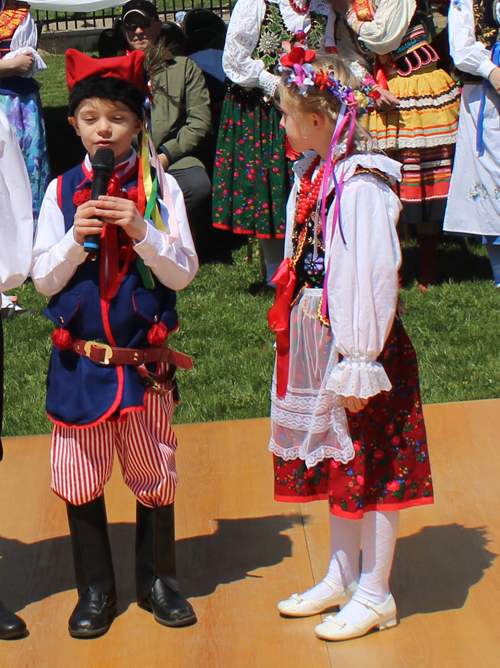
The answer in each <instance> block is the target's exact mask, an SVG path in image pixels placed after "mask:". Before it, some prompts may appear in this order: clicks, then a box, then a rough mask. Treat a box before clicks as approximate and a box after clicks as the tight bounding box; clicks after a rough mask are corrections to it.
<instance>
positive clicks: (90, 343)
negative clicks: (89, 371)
mask: <svg viewBox="0 0 500 668" xmlns="http://www.w3.org/2000/svg"><path fill="white" fill-rule="evenodd" d="M92 346H93V347H94V348H104V362H99V364H109V360H110V359H111V358H112V357H113V351H112V350H111V347H110V346H108V344H107V343H100V342H99V341H87V342H86V343H85V346H84V348H83V350H84V352H85V356H86V357H88V358H89V359H90V355H91V354H92Z"/></svg>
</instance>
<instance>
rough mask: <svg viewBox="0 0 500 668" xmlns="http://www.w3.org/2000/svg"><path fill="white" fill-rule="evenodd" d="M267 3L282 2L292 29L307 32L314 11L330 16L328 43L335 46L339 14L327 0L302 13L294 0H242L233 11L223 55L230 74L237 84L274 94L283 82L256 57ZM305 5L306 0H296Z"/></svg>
mask: <svg viewBox="0 0 500 668" xmlns="http://www.w3.org/2000/svg"><path fill="white" fill-rule="evenodd" d="M267 2H273V3H275V4H277V5H279V8H280V12H281V16H282V17H283V21H284V23H285V25H286V27H287V28H288V30H290V32H293V33H295V32H298V31H304V32H306V33H307V31H308V30H309V28H310V27H311V17H310V12H316V13H318V14H323V15H325V16H328V21H327V25H326V30H325V46H335V40H334V29H335V13H334V12H333V11H332V10H331V9H330V7H329V5H328V3H327V2H326V1H325V0H311V4H310V7H309V12H307V13H306V14H299V13H298V12H296V11H294V9H293V8H292V6H291V4H290V0H238V2H237V3H236V6H235V7H234V9H233V12H232V14H231V20H230V21H229V26H228V30H227V35H226V44H225V47H224V54H223V57H222V66H223V68H224V72H225V73H226V76H227V77H228V78H229V79H230V80H231V81H232V82H233V83H236V84H239V85H240V86H244V87H246V88H257V87H258V88H261V89H262V90H263V91H264V92H265V93H267V94H268V95H271V96H272V95H273V94H274V91H275V90H276V87H277V85H278V83H279V81H280V79H279V77H277V76H276V75H274V74H272V73H271V72H268V71H267V70H266V67H265V64H264V63H263V61H262V60H256V59H254V58H252V54H253V52H254V49H255V47H256V46H257V44H258V41H259V38H260V30H261V26H262V22H263V20H264V16H265V13H266V6H267ZM296 3H297V4H298V5H300V6H304V4H305V0H296Z"/></svg>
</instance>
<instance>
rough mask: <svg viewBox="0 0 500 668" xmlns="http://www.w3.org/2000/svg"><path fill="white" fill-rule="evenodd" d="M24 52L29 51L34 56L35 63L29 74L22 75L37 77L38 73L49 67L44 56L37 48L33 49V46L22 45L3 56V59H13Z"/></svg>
mask: <svg viewBox="0 0 500 668" xmlns="http://www.w3.org/2000/svg"><path fill="white" fill-rule="evenodd" d="M22 53H29V55H30V56H33V58H34V63H33V67H32V69H31V72H30V73H29V74H21V75H20V76H22V77H24V78H28V77H35V76H36V75H37V74H39V73H40V72H43V71H44V70H46V69H47V65H46V64H45V62H44V60H43V58H42V56H41V55H40V54H39V53H38V51H37V50H36V49H33V48H32V47H31V46H22V47H20V48H19V49H16V50H15V51H9V53H7V54H6V55H5V56H4V57H3V60H12V58H15V57H16V56H19V55H20V54H22Z"/></svg>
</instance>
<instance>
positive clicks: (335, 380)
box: [326, 357, 392, 399]
mask: <svg viewBox="0 0 500 668" xmlns="http://www.w3.org/2000/svg"><path fill="white" fill-rule="evenodd" d="M326 387H327V389H328V390H331V391H332V392H335V394H339V395H340V396H342V397H357V398H359V399H369V398H370V397H374V396H375V395H377V394H379V392H383V391H386V392H388V391H389V390H390V389H392V385H391V382H390V380H389V378H388V377H387V374H386V372H385V369H384V367H383V366H382V365H381V364H380V362H367V361H364V360H362V359H361V358H358V359H354V358H352V357H347V358H345V359H343V360H342V362H340V363H339V364H337V365H336V366H335V368H334V369H333V372H332V375H331V376H330V378H329V379H328V382H327V384H326Z"/></svg>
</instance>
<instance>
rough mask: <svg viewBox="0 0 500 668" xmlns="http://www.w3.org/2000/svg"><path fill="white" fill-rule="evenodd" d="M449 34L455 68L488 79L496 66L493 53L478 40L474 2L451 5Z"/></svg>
mask: <svg viewBox="0 0 500 668" xmlns="http://www.w3.org/2000/svg"><path fill="white" fill-rule="evenodd" d="M448 33H449V41H450V54H451V57H452V58H453V62H454V63H455V66H456V67H458V69H459V70H463V71H464V72H468V73H469V74H475V75H479V76H481V77H484V78H487V77H488V76H489V75H490V73H491V71H492V70H493V69H494V67H495V65H494V64H493V63H492V62H491V52H490V51H489V50H488V49H487V48H486V47H485V45H484V44H482V43H481V42H479V41H477V40H476V35H475V21H474V11H473V3H472V0H459V2H455V3H451V4H450V10H449V12H448Z"/></svg>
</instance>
